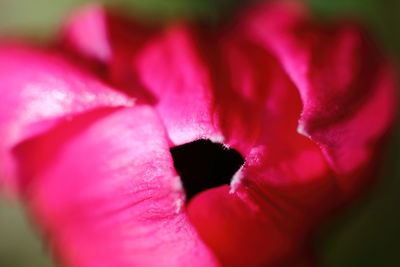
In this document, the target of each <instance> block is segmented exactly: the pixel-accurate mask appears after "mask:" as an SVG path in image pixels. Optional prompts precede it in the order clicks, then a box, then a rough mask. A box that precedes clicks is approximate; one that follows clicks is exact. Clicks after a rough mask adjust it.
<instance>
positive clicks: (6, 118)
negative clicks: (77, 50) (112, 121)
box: [0, 44, 133, 185]
mask: <svg viewBox="0 0 400 267" xmlns="http://www.w3.org/2000/svg"><path fill="white" fill-rule="evenodd" d="M0 79H1V81H2V82H1V84H0V92H1V95H2V103H4V104H2V105H1V106H0V132H1V143H0V158H1V164H2V168H1V169H2V172H3V174H2V175H1V176H2V180H3V182H4V183H11V184H13V183H14V182H13V181H10V180H9V179H11V177H12V173H13V159H12V157H11V155H10V150H11V149H12V148H13V146H15V145H16V144H18V143H19V142H21V141H22V140H24V139H26V138H29V137H32V136H34V135H36V134H39V133H42V132H44V131H46V130H48V129H49V128H51V127H52V126H53V125H54V124H55V123H56V122H57V121H60V120H67V119H69V118H71V117H72V116H74V115H75V114H79V113H82V112H86V111H88V110H92V109H96V108H99V107H117V106H131V105H132V104H133V100H132V99H130V98H128V97H126V96H125V95H123V94H121V93H118V92H116V91H114V90H112V89H111V88H109V87H107V86H106V85H104V84H102V83H100V82H98V81H97V80H96V79H94V78H93V77H92V76H91V75H90V74H88V73H86V72H84V71H82V70H81V69H80V68H79V67H76V66H73V65H72V64H71V63H69V62H68V61H67V60H66V59H64V58H63V57H61V56H59V55H57V54H55V53H52V52H44V51H41V50H39V49H34V48H28V47H23V46H20V45H6V44H4V45H1V46H0ZM9 185H10V184H9Z"/></svg>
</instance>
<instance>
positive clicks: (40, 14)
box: [0, 0, 400, 267]
mask: <svg viewBox="0 0 400 267" xmlns="http://www.w3.org/2000/svg"><path fill="white" fill-rule="evenodd" d="M86 2H88V1H85V0H56V1H54V0H36V1H32V0H0V35H9V34H12V35H15V34H18V35H20V36H23V37H29V38H34V39H35V40H44V41H46V40H49V39H51V38H52V37H54V36H55V33H56V32H57V29H58V27H59V26H60V23H61V21H62V19H63V17H65V15H66V14H67V13H68V12H70V10H71V9H74V8H77V7H78V6H80V5H82V4H83V3H86ZM103 2H108V3H107V4H110V3H111V4H113V5H117V6H122V7H123V10H125V12H131V13H134V14H135V15H136V16H139V17H141V18H143V19H144V20H150V21H151V20H154V21H155V22H157V23H159V22H163V21H167V20H169V19H171V18H177V17H180V18H190V19H196V20H202V21H208V22H211V23H213V22H215V21H218V20H219V19H221V18H222V17H223V16H224V15H225V14H226V13H227V12H228V11H230V10H231V8H232V7H234V6H238V5H240V4H243V1H240V0H168V1H166V0H125V1H124V0H109V1H106V0H105V1H103ZM308 2H309V3H310V5H311V7H312V8H313V10H314V14H315V16H316V17H317V18H318V19H321V20H329V19H338V18H340V17H341V16H353V17H357V18H358V19H359V20H361V21H362V22H363V23H364V24H365V25H367V26H368V27H369V28H370V29H371V32H372V33H373V34H375V35H376V38H377V39H378V40H380V41H381V43H382V46H384V47H386V48H387V51H388V53H391V54H392V55H393V57H394V58H396V59H397V63H399V62H400V61H399V60H400V1H398V0H308ZM399 141H400V130H399V127H397V129H396V131H395V133H394V134H393V137H392V141H391V142H390V144H389V149H388V151H387V155H386V160H385V163H384V166H383V168H382V172H381V174H380V176H381V179H380V183H379V184H378V185H377V186H376V187H375V188H374V190H373V191H372V192H370V194H369V195H368V196H366V197H365V198H364V199H361V200H359V201H358V203H356V204H355V205H354V207H353V208H351V209H349V210H348V211H347V213H346V214H344V215H343V216H341V217H340V218H338V219H337V220H336V221H335V222H333V223H332V225H330V226H329V227H327V229H326V230H325V231H324V232H323V233H322V234H321V236H320V239H319V246H318V250H319V252H320V253H319V254H320V255H321V261H322V266H326V267H368V266H377V267H378V266H379V267H386V266H387V267H392V266H400V241H399V239H400V208H399V205H400V155H399V152H400V142H399ZM36 266H41V267H46V266H53V264H52V263H51V259H50V257H49V255H48V254H47V252H46V249H45V248H44V247H43V244H42V243H41V242H40V241H39V238H38V236H37V233H36V232H35V231H34V229H33V228H32V226H31V225H30V223H29V222H28V221H27V219H26V218H25V216H24V214H23V211H22V209H21V207H20V206H19V205H18V204H16V203H12V202H10V201H5V200H2V199H1V198H0V267H36Z"/></svg>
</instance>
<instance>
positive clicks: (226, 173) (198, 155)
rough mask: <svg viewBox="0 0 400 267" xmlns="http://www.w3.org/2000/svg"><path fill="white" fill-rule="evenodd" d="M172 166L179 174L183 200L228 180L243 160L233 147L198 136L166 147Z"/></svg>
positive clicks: (227, 182) (228, 181)
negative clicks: (182, 188)
mask: <svg viewBox="0 0 400 267" xmlns="http://www.w3.org/2000/svg"><path fill="white" fill-rule="evenodd" d="M170 151H171V154H172V158H173V160H174V166H175V169H176V171H177V172H178V174H179V175H180V177H181V181H182V184H183V187H184V189H185V192H186V201H189V200H190V199H191V198H192V197H193V196H195V195H196V194H198V193H200V192H202V191H205V190H207V189H210V188H213V187H217V186H220V185H224V184H229V183H230V182H231V179H232V177H233V175H234V174H235V173H236V172H237V170H239V168H240V167H241V166H242V165H243V164H244V159H243V157H242V156H241V155H240V153H239V152H237V151H236V150H235V149H229V148H226V147H224V146H223V145H222V144H217V143H213V142H211V141H210V140H205V139H200V140H197V141H194V142H191V143H187V144H183V145H180V146H176V147H173V148H171V149H170Z"/></svg>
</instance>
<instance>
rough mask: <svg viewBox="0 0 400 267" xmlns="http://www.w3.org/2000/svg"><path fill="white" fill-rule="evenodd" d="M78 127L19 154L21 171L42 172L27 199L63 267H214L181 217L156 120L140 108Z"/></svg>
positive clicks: (169, 162)
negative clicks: (76, 130) (72, 132)
mask: <svg viewBox="0 0 400 267" xmlns="http://www.w3.org/2000/svg"><path fill="white" fill-rule="evenodd" d="M80 120H81V117H77V118H76V119H75V120H74V121H72V122H70V123H65V124H64V125H60V126H58V128H56V129H55V130H53V131H50V132H49V133H47V134H45V135H43V136H41V137H38V138H36V139H33V140H31V141H29V142H27V143H25V144H23V145H21V146H20V147H19V148H18V150H17V153H18V155H20V159H21V160H22V162H21V163H22V164H24V165H23V166H27V165H32V164H36V165H42V166H33V167H32V168H33V169H36V171H31V172H30V174H31V175H32V174H34V176H35V177H32V178H34V180H33V181H32V182H31V183H30V186H29V190H28V191H26V193H25V199H26V200H28V203H29V204H30V207H31V210H32V211H33V215H35V218H36V220H37V221H38V222H39V224H40V225H41V227H43V229H44V230H45V234H46V236H47V237H48V238H49V240H50V244H51V245H52V247H53V248H55V250H56V253H57V255H58V257H59V258H60V259H61V261H62V262H63V263H64V264H65V266H74V267H87V266H93V267H97V266H104V267H106V266H121V267H123V266H165V267H167V266H216V265H217V264H216V261H215V260H214V258H213V256H212V254H211V253H210V252H209V250H208V249H207V248H206V247H205V246H204V244H203V243H202V241H200V239H199V237H198V235H197V234H196V231H195V230H194V229H193V227H192V226H191V224H190V223H189V222H188V219H187V217H186V215H185V213H183V212H182V205H183V201H184V196H183V192H182V191H181V190H182V189H181V188H180V181H179V177H178V176H177V174H176V172H175V170H174V167H173V164H172V158H171V155H170V152H169V142H168V140H167V139H166V135H165V132H164V129H163V126H162V124H161V123H160V121H159V119H158V117H157V115H155V113H154V112H153V111H152V110H151V109H150V108H147V107H138V108H133V109H123V110H120V111H116V112H114V113H113V114H109V115H108V116H105V117H104V115H103V116H100V118H98V119H97V120H95V121H94V122H93V121H92V123H91V124H90V125H87V123H86V122H84V121H80ZM80 124H85V125H86V128H83V129H82V130H81V131H78V132H77V133H76V134H73V135H72V136H70V138H69V139H68V138H66V136H65V134H62V133H65V132H68V131H71V130H74V128H76V127H80V126H79V125H80ZM37 151H40V155H39V156H40V157H41V158H42V160H40V161H38V160H36V161H35V158H36V157H38V155H37V154H36V153H37ZM32 160H33V162H36V163H32Z"/></svg>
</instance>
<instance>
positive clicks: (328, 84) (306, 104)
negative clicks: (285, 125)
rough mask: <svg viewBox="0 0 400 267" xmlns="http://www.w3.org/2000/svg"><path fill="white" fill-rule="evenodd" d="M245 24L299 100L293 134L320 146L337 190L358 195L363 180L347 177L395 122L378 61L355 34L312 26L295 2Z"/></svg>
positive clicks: (389, 81) (386, 69)
mask: <svg viewBox="0 0 400 267" xmlns="http://www.w3.org/2000/svg"><path fill="white" fill-rule="evenodd" d="M245 24H246V25H247V26H246V31H248V32H250V33H249V35H251V36H252V38H253V39H254V40H256V41H257V42H259V43H260V44H263V45H265V47H267V48H268V49H270V50H271V51H272V53H274V55H275V56H276V57H277V58H278V59H279V60H280V61H281V62H282V65H283V67H284V68H285V70H286V71H287V73H288V74H289V76H290V77H291V79H292V80H293V82H294V83H295V84H296V87H297V88H298V90H299V92H300V94H301V98H302V102H303V111H302V115H301V118H300V121H299V127H298V131H299V133H301V134H303V135H304V136H307V137H308V138H310V139H311V140H313V141H314V142H316V143H318V144H319V145H320V147H321V149H322V150H323V152H324V154H325V157H326V159H327V160H328V162H329V163H330V166H331V167H332V168H333V169H334V170H335V172H337V173H338V174H340V176H339V180H340V183H341V186H342V189H343V190H344V191H345V192H354V191H357V188H358V186H356V185H357V184H359V183H360V180H358V179H363V178H362V177H363V175H356V176H354V175H353V176H354V177H353V179H348V176H349V175H351V174H352V173H355V172H357V171H359V169H360V168H362V167H363V166H367V165H368V164H369V162H370V161H371V157H372V154H373V152H374V151H375V149H376V147H377V143H378V142H379V140H380V139H381V138H382V137H383V136H384V135H385V133H386V132H387V130H388V127H389V126H390V124H391V122H392V121H393V118H394V114H395V103H394V102H395V101H394V100H395V94H394V87H395V86H394V78H393V74H392V72H391V70H390V66H389V64H388V63H387V62H386V60H385V58H384V57H383V56H382V55H381V54H380V53H379V52H378V49H377V48H376V47H375V45H374V44H373V43H372V42H371V40H370V39H369V38H368V37H367V36H366V35H365V33H364V32H363V31H362V30H361V29H360V28H359V27H357V26H355V25H353V24H350V23H343V24H341V25H330V26H328V25H325V26H317V25H316V24H315V23H314V22H312V21H311V20H310V18H309V15H308V14H307V12H306V10H305V9H304V8H303V7H302V6H300V5H299V4H298V3H297V2H296V3H295V4H294V3H293V2H284V3H283V4H282V3H278V2H275V3H274V4H266V5H265V6H264V7H263V8H258V9H257V10H253V11H252V12H250V13H249V14H248V17H247V18H246V20H245ZM261 25H262V26H261ZM363 180H365V179H363Z"/></svg>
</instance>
